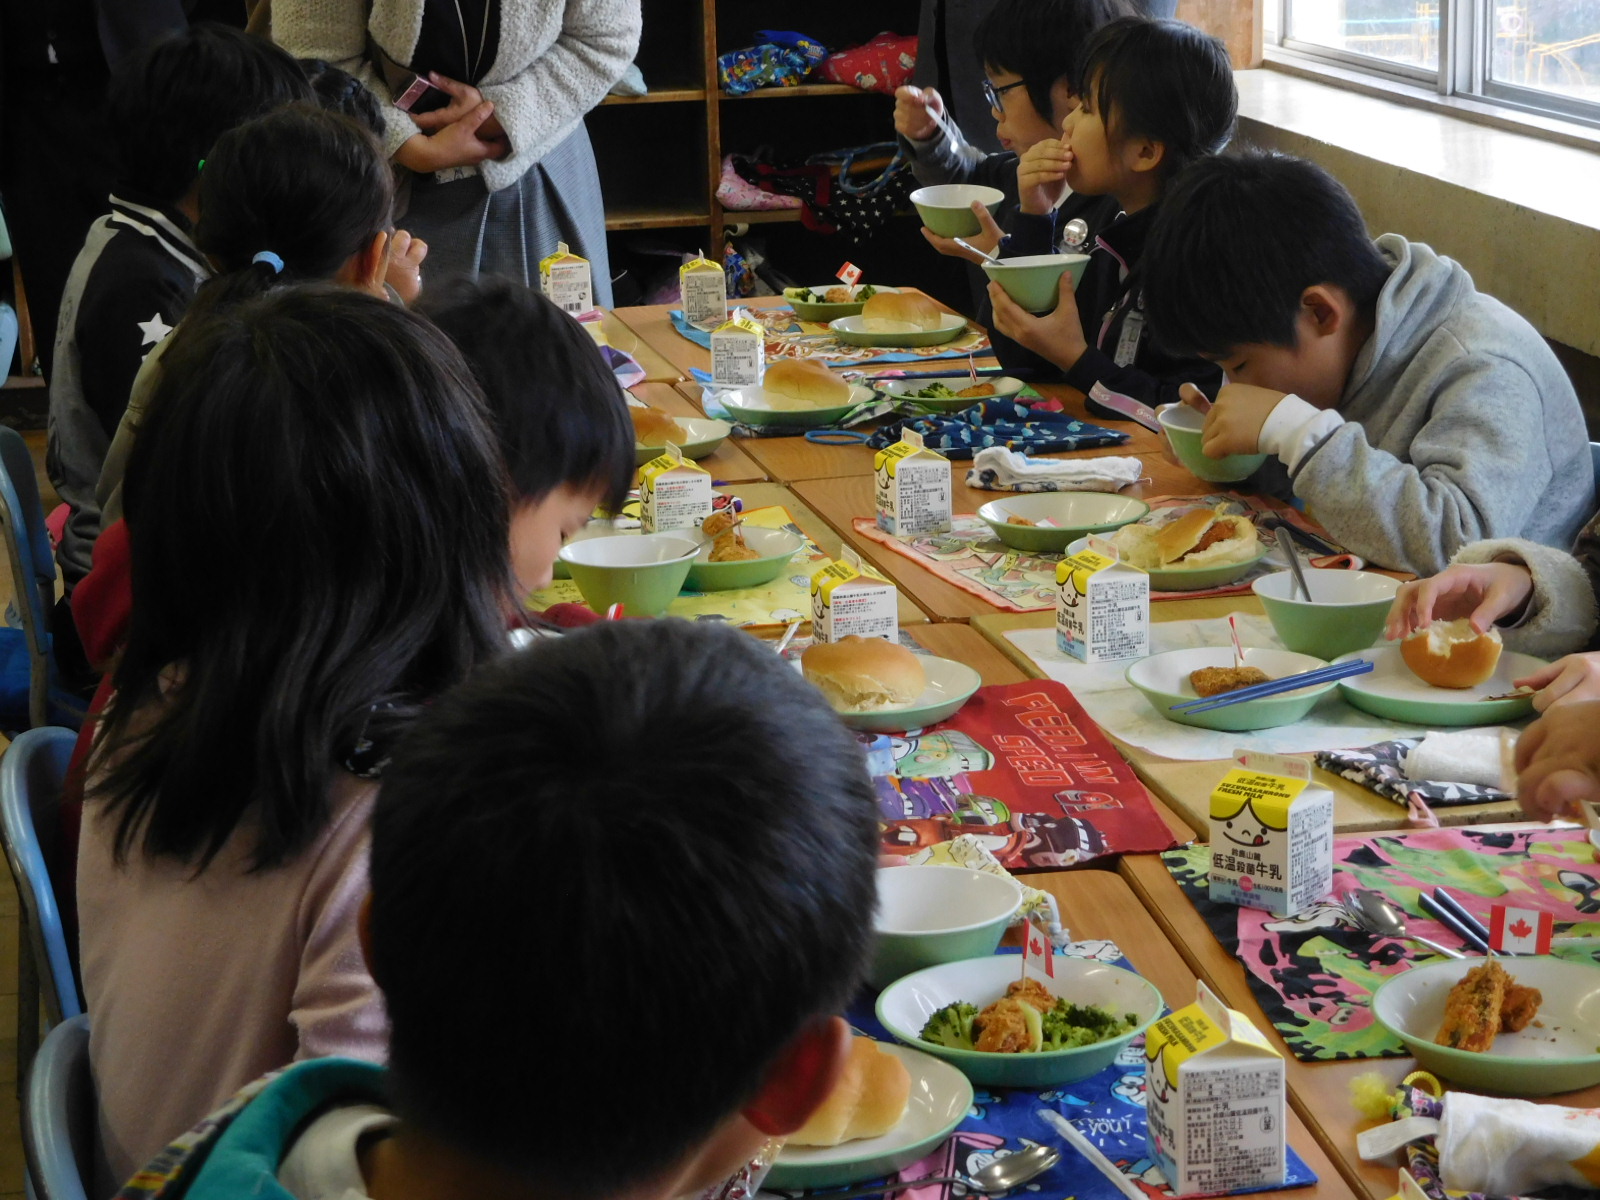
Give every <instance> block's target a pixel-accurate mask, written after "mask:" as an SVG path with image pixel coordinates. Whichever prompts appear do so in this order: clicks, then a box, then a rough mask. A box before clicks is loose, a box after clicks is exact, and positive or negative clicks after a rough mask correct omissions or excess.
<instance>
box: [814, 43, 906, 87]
mask: <svg viewBox="0 0 1600 1200" xmlns="http://www.w3.org/2000/svg"><path fill="white" fill-rule="evenodd" d="M916 65H917V39H916V35H915V34H899V33H887V32H885V33H880V34H879V35H878V36H877V37H875V38H873V39H872V40H871V41H870V42H867V43H865V44H864V45H860V46H854V47H852V48H851V49H849V50H839V51H836V52H834V53H833V54H832V55H830V56H829V57H828V60H827V61H826V62H825V63H823V64H822V66H821V67H819V68H818V69H817V75H818V76H820V77H821V78H823V79H826V80H827V81H828V82H830V83H844V84H849V85H850V86H851V87H858V88H860V89H861V90H862V91H866V92H887V93H888V94H889V95H891V96H892V95H894V90H895V88H898V87H904V86H905V85H906V84H908V83H910V82H911V72H912V71H913V70H915V69H916Z"/></svg>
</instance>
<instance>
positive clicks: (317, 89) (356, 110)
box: [300, 58, 384, 138]
mask: <svg viewBox="0 0 1600 1200" xmlns="http://www.w3.org/2000/svg"><path fill="white" fill-rule="evenodd" d="M300 69H301V70H302V71H304V72H305V74H306V82H307V83H309V84H310V85H311V91H312V92H313V93H314V94H315V96H316V101H317V103H318V104H320V105H321V106H322V107H323V108H325V109H327V110H328V111H329V112H336V113H339V114H341V115H343V116H346V117H349V118H350V119H351V120H352V121H354V122H355V123H356V124H357V125H360V126H361V127H362V128H363V129H365V130H366V131H367V132H368V133H370V134H372V135H373V137H380V138H381V137H382V136H383V132H384V124H383V111H382V110H381V109H380V108H379V107H378V98H377V97H376V96H374V95H373V94H372V93H371V92H370V91H368V90H367V86H366V85H365V84H364V83H362V82H361V80H359V79H357V78H356V77H355V76H354V75H352V74H350V72H349V71H345V70H341V69H340V68H339V67H336V66H334V65H333V64H332V63H331V62H329V61H328V60H327V59H325V58H302V59H301V60H300Z"/></svg>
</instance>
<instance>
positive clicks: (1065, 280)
mask: <svg viewBox="0 0 1600 1200" xmlns="http://www.w3.org/2000/svg"><path fill="white" fill-rule="evenodd" d="M1072 288H1073V282H1072V272H1070V271H1066V272H1063V273H1062V276H1061V283H1060V291H1059V299H1058V300H1057V301H1056V306H1055V308H1054V309H1052V310H1051V311H1050V312H1047V313H1045V314H1044V315H1043V316H1038V317H1036V316H1034V315H1033V314H1032V313H1030V312H1028V311H1027V310H1026V309H1025V308H1023V307H1022V305H1020V304H1018V303H1017V302H1016V301H1015V300H1013V299H1012V298H1011V297H1010V296H1009V295H1007V293H1006V290H1005V289H1004V288H1003V287H1001V286H1000V285H999V284H998V283H995V282H993V281H990V283H989V300H990V302H991V303H992V304H993V305H994V327H995V328H996V329H998V330H999V331H1000V332H1001V333H1003V334H1005V335H1006V336H1007V337H1008V338H1010V339H1011V340H1012V341H1013V342H1016V343H1017V344H1018V345H1019V346H1025V347H1027V348H1028V349H1029V350H1032V351H1033V352H1034V353H1035V354H1037V355H1039V356H1040V357H1042V358H1046V359H1049V360H1050V361H1051V362H1052V363H1054V364H1055V365H1056V366H1058V367H1060V368H1061V369H1062V370H1063V371H1068V370H1071V369H1072V365H1073V364H1074V363H1075V362H1077V361H1078V359H1080V358H1082V357H1083V353H1084V351H1085V350H1087V349H1088V348H1089V343H1088V342H1086V341H1085V340H1084V337H1083V323H1082V320H1081V319H1080V318H1079V316H1078V297H1077V295H1076V294H1075V293H1074V292H1073V290H1072Z"/></svg>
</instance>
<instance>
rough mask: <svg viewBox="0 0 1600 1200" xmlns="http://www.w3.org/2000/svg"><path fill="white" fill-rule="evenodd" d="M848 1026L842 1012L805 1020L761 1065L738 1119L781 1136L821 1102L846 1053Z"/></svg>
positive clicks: (847, 1053) (800, 1123) (832, 1085)
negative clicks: (757, 1084)
mask: <svg viewBox="0 0 1600 1200" xmlns="http://www.w3.org/2000/svg"><path fill="white" fill-rule="evenodd" d="M850 1038H851V1033H850V1027H849V1026H848V1025H846V1024H845V1023H844V1019H843V1018H842V1017H822V1018H819V1019H818V1020H815V1021H813V1022H811V1024H809V1025H807V1026H806V1027H805V1028H804V1029H802V1030H801V1031H800V1032H799V1033H798V1034H796V1035H795V1037H794V1039H793V1040H792V1041H791V1042H790V1043H789V1044H788V1045H787V1046H785V1047H784V1049H783V1052H782V1053H781V1054H779V1055H778V1057H777V1060H776V1061H775V1062H774V1063H773V1064H772V1066H771V1067H769V1068H768V1069H767V1077H766V1078H765V1079H764V1080H762V1082H761V1090H760V1091H759V1092H757V1093H756V1097H755V1099H753V1100H752V1101H750V1103H749V1104H747V1105H746V1106H745V1108H744V1119H745V1120H747V1121H749V1122H750V1124H752V1125H754V1126H755V1127H756V1128H757V1129H759V1130H760V1131H761V1132H762V1133H764V1134H766V1135H767V1136H768V1137H784V1136H786V1135H788V1134H791V1133H793V1132H794V1131H795V1130H796V1129H799V1128H800V1127H801V1126H802V1125H804V1124H805V1123H806V1121H808V1120H809V1119H810V1117H811V1114H812V1113H814V1112H816V1111H817V1109H818V1108H819V1107H821V1105H822V1102H823V1101H824V1100H826V1099H827V1098H828V1094H829V1093H830V1092H832V1091H833V1089H834V1086H835V1085H836V1084H837V1083H838V1082H839V1076H840V1075H841V1074H843V1072H844V1064H845V1061H846V1060H847V1059H848V1058H849V1057H850Z"/></svg>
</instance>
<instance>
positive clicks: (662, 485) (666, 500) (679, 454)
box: [639, 443, 711, 533]
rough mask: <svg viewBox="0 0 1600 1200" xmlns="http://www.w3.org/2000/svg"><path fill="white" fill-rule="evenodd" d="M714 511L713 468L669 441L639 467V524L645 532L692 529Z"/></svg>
mask: <svg viewBox="0 0 1600 1200" xmlns="http://www.w3.org/2000/svg"><path fill="white" fill-rule="evenodd" d="M710 515H711V472H709V471H707V470H706V469H705V468H704V467H702V466H701V465H700V464H699V463H697V462H693V461H691V460H689V459H687V458H685V457H684V456H683V451H682V450H680V449H678V447H676V446H674V445H672V444H671V443H668V445H667V447H666V449H665V450H664V451H662V453H661V455H660V456H659V457H657V458H652V459H651V460H650V461H649V462H647V463H645V465H644V466H642V467H640V468H639V525H640V527H641V528H642V529H643V531H644V532H645V533H661V532H663V531H665V530H668V529H693V528H694V527H696V526H698V525H699V524H700V522H701V521H703V520H705V519H706V518H707V517H709V516H710Z"/></svg>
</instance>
